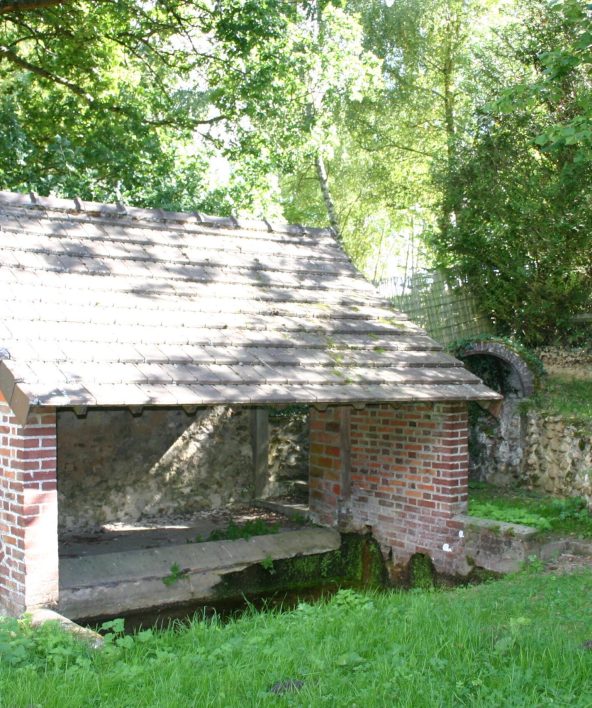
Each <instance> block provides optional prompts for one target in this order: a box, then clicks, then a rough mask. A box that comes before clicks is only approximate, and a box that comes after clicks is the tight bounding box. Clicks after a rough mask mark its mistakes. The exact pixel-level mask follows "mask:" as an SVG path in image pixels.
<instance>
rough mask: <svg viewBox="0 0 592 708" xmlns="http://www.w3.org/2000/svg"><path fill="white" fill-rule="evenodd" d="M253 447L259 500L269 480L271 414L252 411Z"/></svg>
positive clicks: (263, 411)
mask: <svg viewBox="0 0 592 708" xmlns="http://www.w3.org/2000/svg"><path fill="white" fill-rule="evenodd" d="M251 447H252V449H253V494H254V498H255V499H259V498H260V497H261V495H262V494H263V492H264V491H265V487H266V485H267V481H268V478H269V412H268V411H267V409H266V408H252V409H251Z"/></svg>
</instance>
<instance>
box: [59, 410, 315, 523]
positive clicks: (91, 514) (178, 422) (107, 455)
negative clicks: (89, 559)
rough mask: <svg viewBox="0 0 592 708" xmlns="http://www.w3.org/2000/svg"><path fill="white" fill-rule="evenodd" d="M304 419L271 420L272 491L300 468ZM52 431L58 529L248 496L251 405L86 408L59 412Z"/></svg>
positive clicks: (181, 511) (175, 512)
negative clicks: (80, 412) (191, 410)
mask: <svg viewBox="0 0 592 708" xmlns="http://www.w3.org/2000/svg"><path fill="white" fill-rule="evenodd" d="M305 418H306V416H304V417H301V418H300V420H299V421H297V420H293V419H291V418H288V419H286V420H285V421H281V422H278V423H276V424H274V425H273V428H272V434H271V436H270V477H273V478H274V480H275V483H274V489H275V490H276V491H277V492H278V493H282V492H283V491H284V487H285V486H286V484H288V480H289V479H290V478H291V477H293V476H296V475H297V474H299V473H300V474H302V473H303V474H304V475H306V469H307V464H308V449H307V447H306V446H305V445H303V443H302V435H303V434H304V435H306V432H305V431H306V425H307V421H306V419H305ZM303 428H304V433H303ZM57 430H58V435H57V438H58V453H57V454H58V508H59V530H60V533H62V534H63V533H77V532H82V531H96V530H98V529H100V527H101V526H102V525H103V524H105V523H114V522H137V521H141V520H142V519H150V518H152V519H153V518H155V517H166V516H183V515H188V514H191V513H193V512H198V511H203V510H207V509H215V508H218V507H221V506H225V505H228V504H233V503H241V502H248V501H251V500H252V497H253V453H252V447H251V437H250V411H249V410H248V409H233V408H228V407H222V406H220V407H214V408H204V409H198V410H197V412H196V413H195V414H193V415H188V414H187V413H185V412H184V411H183V410H180V409H177V408H170V409H168V408H166V409H144V411H143V413H142V414H141V415H139V416H137V417H136V416H133V415H132V414H131V412H130V411H129V410H127V409H101V410H99V409H90V410H89V411H88V413H87V415H86V417H84V418H78V417H77V416H76V415H75V414H74V413H73V412H71V411H67V410H64V411H59V413H58V421H57Z"/></svg>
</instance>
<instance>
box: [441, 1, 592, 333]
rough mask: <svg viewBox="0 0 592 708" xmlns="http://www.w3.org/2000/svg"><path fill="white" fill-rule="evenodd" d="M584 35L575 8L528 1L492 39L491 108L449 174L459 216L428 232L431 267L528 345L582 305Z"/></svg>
mask: <svg viewBox="0 0 592 708" xmlns="http://www.w3.org/2000/svg"><path fill="white" fill-rule="evenodd" d="M591 38H592V35H590V22H589V17H588V16H587V13H586V8H585V4H584V3H582V2H578V1H576V0H560V1H559V2H547V0H527V2H525V3H524V4H523V5H522V6H521V7H520V8H519V11H518V13H517V17H516V21H515V22H513V23H511V24H509V25H508V26H507V27H506V28H505V29H504V30H503V31H502V32H500V33H499V37H498V39H497V41H496V42H495V43H493V44H492V46H491V47H490V51H491V52H493V54H492V55H490V56H489V58H487V56H486V53H485V55H484V63H483V73H484V74H489V75H490V77H493V79H494V82H493V83H491V84H490V86H489V90H490V95H489V99H490V100H489V102H487V103H485V104H484V105H483V106H482V108H481V111H480V114H479V115H478V119H477V121H476V124H475V127H474V130H473V131H471V132H469V133H467V134H466V135H465V136H464V138H463V140H462V141H461V142H459V143H458V144H457V165H456V168H455V170H454V173H453V174H452V175H448V176H447V177H446V179H447V182H448V188H449V189H450V190H451V193H452V194H453V198H454V203H455V205H456V209H457V218H456V220H455V222H454V223H451V224H449V225H447V226H446V227H445V228H443V229H442V230H441V231H439V232H435V233H434V236H433V244H434V247H435V251H436V254H437V260H438V263H439V264H440V265H441V266H442V267H444V268H446V269H447V270H448V272H453V273H455V274H457V275H459V276H461V277H462V278H464V279H465V280H466V281H467V283H468V285H469V287H470V288H471V289H472V291H473V292H474V293H475V295H476V296H477V297H478V299H479V301H480V303H481V305H482V307H483V309H484V310H485V311H487V312H488V313H489V314H490V315H491V316H492V318H493V320H494V321H495V322H496V324H497V327H498V329H499V330H500V331H502V332H505V333H510V334H513V335H516V336H519V337H520V338H522V339H523V340H524V341H526V342H527V343H529V344H541V343H544V342H546V341H550V340H551V339H552V338H554V337H556V336H558V335H560V334H563V336H565V335H566V334H567V333H568V332H569V329H570V327H569V323H570V318H571V317H572V315H573V314H574V312H577V311H578V310H579V309H580V308H582V307H585V306H586V305H588V306H589V304H590V292H592V265H591V264H592V238H591V237H590V234H591V233H592V189H591V187H590V184H591V178H592V160H591V159H590V151H589V146H590V142H589V140H590V137H591V134H590V132H589V125H590V123H589V121H590V117H591V112H590V107H591V106H592V104H591V98H592V94H591V88H592V85H591V82H590V72H589V68H590V59H589V57H590V55H589V49H590V45H591V41H590V40H591ZM502 53H505V54H506V55H508V54H511V55H512V66H511V67H508V68H511V72H510V71H508V72H507V73H505V75H504V72H503V70H502V72H501V75H500V73H498V74H496V73H495V71H496V70H497V71H499V69H496V67H495V64H496V61H495V59H496V57H498V56H499V55H500V54H502ZM516 77H517V78H518V80H516Z"/></svg>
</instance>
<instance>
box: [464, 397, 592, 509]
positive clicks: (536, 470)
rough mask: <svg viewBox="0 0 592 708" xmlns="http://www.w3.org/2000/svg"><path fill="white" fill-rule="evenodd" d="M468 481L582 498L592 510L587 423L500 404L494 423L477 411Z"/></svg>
mask: <svg viewBox="0 0 592 708" xmlns="http://www.w3.org/2000/svg"><path fill="white" fill-rule="evenodd" d="M470 441H471V442H470V446H469V449H470V471H471V478H472V479H477V480H480V481H484V482H489V483H490V484H493V485H495V486H501V487H503V486H513V485H516V484H524V485H526V486H527V487H529V488H531V489H536V490H539V491H542V492H545V493H547V494H551V495H556V496H562V497H570V496H582V497H586V498H587V499H588V502H589V504H590V506H592V425H590V424H585V423H578V422H575V421H570V420H567V419H563V418H561V417H558V416H552V415H549V414H544V413H541V412H539V411H536V410H528V411H523V410H522V409H521V406H520V405H519V402H518V401H510V402H504V409H503V412H502V416H501V417H500V419H499V421H496V420H495V419H493V418H492V417H491V416H489V415H487V414H485V413H483V414H481V415H480V416H478V417H476V418H475V419H474V420H473V424H472V426H471V434H470Z"/></svg>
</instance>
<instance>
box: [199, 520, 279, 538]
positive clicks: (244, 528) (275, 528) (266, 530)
mask: <svg viewBox="0 0 592 708" xmlns="http://www.w3.org/2000/svg"><path fill="white" fill-rule="evenodd" d="M279 530H280V524H279V523H277V524H270V523H269V522H267V521H265V519H252V520H249V521H245V523H244V524H240V525H239V524H237V523H235V522H234V521H233V520H231V521H230V522H229V524H228V526H227V527H226V528H225V529H215V530H214V531H212V532H211V533H210V535H209V536H208V538H207V540H208V541H236V540H237V539H239V538H244V539H246V540H248V539H250V538H252V537H253V536H267V535H269V534H274V533H278V532H279Z"/></svg>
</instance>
